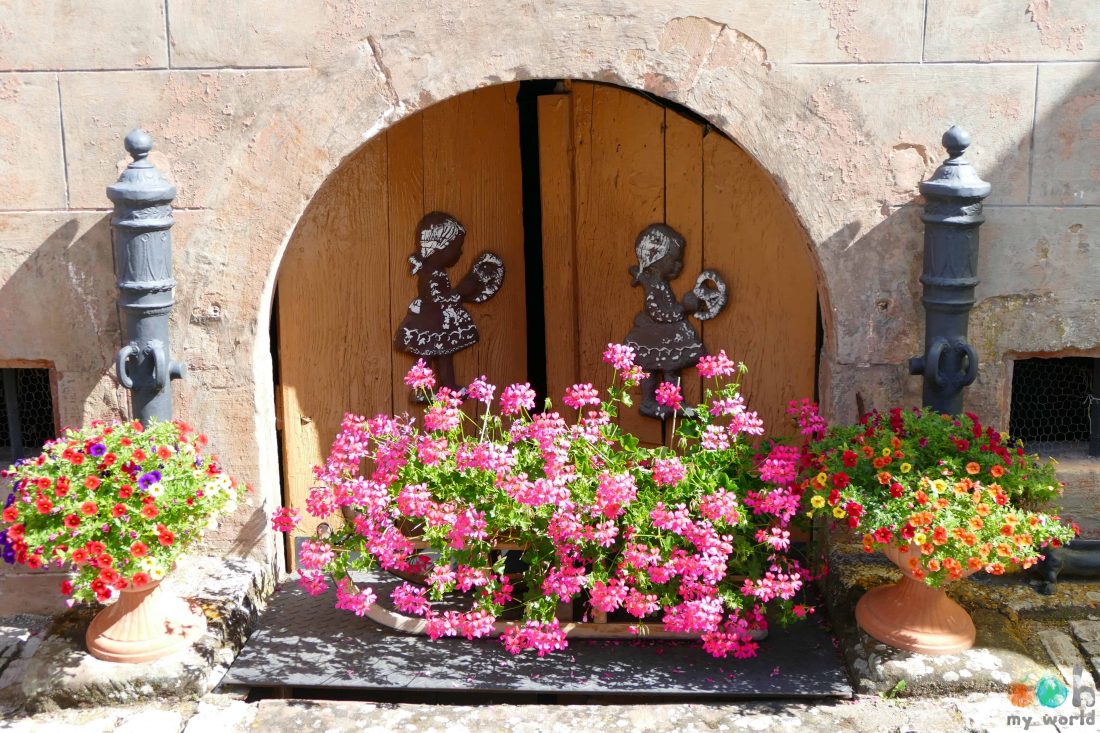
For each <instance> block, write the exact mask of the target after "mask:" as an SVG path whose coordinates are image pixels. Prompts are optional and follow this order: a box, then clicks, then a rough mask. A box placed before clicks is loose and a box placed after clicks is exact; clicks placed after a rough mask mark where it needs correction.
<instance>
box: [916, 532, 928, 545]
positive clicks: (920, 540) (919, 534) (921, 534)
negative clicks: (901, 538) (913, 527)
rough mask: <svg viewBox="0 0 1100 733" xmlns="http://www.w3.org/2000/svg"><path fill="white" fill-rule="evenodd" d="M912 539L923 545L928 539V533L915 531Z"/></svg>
mask: <svg viewBox="0 0 1100 733" xmlns="http://www.w3.org/2000/svg"><path fill="white" fill-rule="evenodd" d="M913 541H914V542H916V543H917V544H918V545H923V544H924V543H925V542H927V541H928V535H926V534H925V533H924V532H917V533H916V534H915V535H913Z"/></svg>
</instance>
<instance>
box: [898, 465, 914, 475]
mask: <svg viewBox="0 0 1100 733" xmlns="http://www.w3.org/2000/svg"><path fill="white" fill-rule="evenodd" d="M912 470H913V466H912V465H910V464H908V463H903V464H901V472H902V473H909V472H910V471H912Z"/></svg>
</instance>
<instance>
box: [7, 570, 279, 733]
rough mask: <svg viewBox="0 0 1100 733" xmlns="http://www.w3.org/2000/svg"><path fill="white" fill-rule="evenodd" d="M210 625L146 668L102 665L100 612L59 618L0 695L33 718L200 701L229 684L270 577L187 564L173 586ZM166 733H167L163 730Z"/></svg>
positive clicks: (78, 611)
mask: <svg viewBox="0 0 1100 733" xmlns="http://www.w3.org/2000/svg"><path fill="white" fill-rule="evenodd" d="M166 585H169V586H170V587H171V588H173V589H174V590H176V591H177V592H178V593H179V594H180V595H181V596H183V597H185V598H189V599H192V600H193V601H194V602H196V603H197V604H198V605H199V606H200V607H201V608H202V610H203V612H204V613H205V615H206V617H207V633H206V634H205V635H204V636H203V637H202V638H200V639H199V640H198V641H197V642H196V643H195V644H194V645H193V646H191V647H190V648H188V649H185V650H183V651H181V652H179V653H177V654H173V655H171V656H168V657H165V658H163V659H159V660H156V661H153V662H148V663H144V664H116V663H111V662H104V661H102V660H99V659H96V658H94V657H92V656H91V655H90V654H88V653H87V651H86V650H85V647H84V633H85V631H86V630H87V627H88V623H89V622H90V621H91V619H92V617H93V616H94V615H95V613H96V612H97V611H98V610H99V607H98V606H97V607H90V606H77V607H74V608H73V609H71V610H70V611H69V612H67V613H65V614H63V615H61V616H59V617H57V618H56V619H54V620H53V622H52V623H51V625H50V627H49V629H48V630H47V631H46V632H45V633H44V634H42V635H41V638H40V644H39V645H38V647H37V648H36V649H35V650H34V652H33V655H24V656H25V657H26V659H25V663H24V665H23V668H22V669H21V670H20V674H19V676H18V679H16V680H11V681H12V682H16V683H17V686H18V690H17V692H18V695H15V694H13V690H12V689H11V687H12V686H11V685H8V687H7V689H6V690H4V689H0V701H2V700H3V699H4V697H5V695H6V696H7V697H8V699H9V701H11V702H12V703H15V702H17V703H18V704H21V705H23V706H25V707H26V709H28V710H30V711H31V712H39V711H48V710H55V709H58V708H63V707H75V706H111V705H124V704H127V703H133V702H136V701H141V700H148V699H181V698H182V699H187V698H197V697H199V696H201V695H203V694H205V693H206V692H209V691H210V690H211V689H213V688H214V686H215V685H217V684H218V682H219V681H220V680H221V678H222V677H223V676H224V674H225V671H226V670H227V669H228V668H229V665H230V664H231V663H232V661H233V659H234V657H235V656H236V653H237V651H238V650H239V649H240V648H241V646H242V645H243V644H244V641H245V639H247V638H248V635H249V634H250V633H251V631H252V628H253V625H254V623H255V621H256V619H257V618H258V617H259V613H260V611H261V610H262V609H263V607H264V605H265V602H266V597H267V596H268V595H269V594H270V591H271V588H272V587H273V585H274V583H273V576H272V573H271V571H270V570H269V569H267V568H264V567H262V566H260V565H259V564H257V563H255V562H252V561H246V560H241V559H220V558H209V557H186V558H183V559H181V560H180V562H179V564H178V566H177V569H176V571H175V572H174V573H173V574H172V575H170V576H169V580H168V581H167V582H166ZM157 731H158V733H160V728H157Z"/></svg>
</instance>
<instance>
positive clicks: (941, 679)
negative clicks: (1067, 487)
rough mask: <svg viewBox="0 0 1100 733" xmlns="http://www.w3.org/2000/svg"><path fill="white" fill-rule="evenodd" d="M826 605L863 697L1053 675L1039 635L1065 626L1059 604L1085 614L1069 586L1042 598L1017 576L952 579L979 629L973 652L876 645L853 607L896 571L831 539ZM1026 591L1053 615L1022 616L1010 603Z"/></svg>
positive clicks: (983, 687) (1002, 684)
mask: <svg viewBox="0 0 1100 733" xmlns="http://www.w3.org/2000/svg"><path fill="white" fill-rule="evenodd" d="M829 568H830V574H829V579H828V582H827V591H828V592H827V603H828V608H829V613H830V622H831V624H832V626H833V629H834V631H835V632H836V633H837V635H838V636H839V638H840V644H841V650H842V651H843V653H844V656H845V659H846V660H847V661H848V664H849V669H850V670H851V672H852V674H853V677H854V678H855V680H856V685H855V686H856V687H857V689H858V690H859V691H860V693H862V694H870V693H886V692H889V691H891V690H893V689H894V688H895V686H896V685H897V684H898V683H899V682H900V681H902V680H904V681H905V683H906V686H905V689H906V694H908V695H914V696H918V697H921V696H937V695H959V694H965V693H968V692H976V691H991V690H1002V691H1003V690H1007V687H1008V685H1009V684H1011V683H1012V682H1016V681H1020V680H1024V679H1028V677H1029V675H1034V677H1033V679H1038V678H1040V677H1042V676H1044V675H1047V674H1052V673H1053V674H1057V670H1056V668H1055V667H1054V666H1053V664H1052V663H1051V662H1050V661H1049V658H1048V657H1047V655H1046V653H1045V651H1044V649H1043V647H1042V646H1041V645H1040V643H1039V642H1038V640H1037V639H1038V633H1039V632H1040V631H1044V630H1050V629H1054V630H1057V629H1062V628H1064V624H1065V621H1064V618H1065V616H1059V615H1058V610H1059V609H1062V610H1064V611H1066V612H1067V613H1070V614H1074V615H1076V616H1077V617H1081V616H1083V615H1085V613H1086V612H1087V610H1088V609H1087V608H1085V609H1082V608H1081V607H1080V606H1077V605H1075V604H1074V601H1073V600H1072V598H1073V596H1072V595H1071V594H1070V593H1068V591H1067V589H1065V588H1061V587H1059V589H1058V591H1057V592H1058V593H1061V594H1062V595H1061V596H1058V595H1056V596H1053V597H1047V596H1040V595H1039V594H1038V593H1037V592H1036V591H1035V590H1034V589H1032V588H1030V587H1028V586H1027V584H1026V583H1024V582H1022V580H1026V577H1024V576H1001V577H1000V578H992V576H990V580H992V581H994V582H992V583H987V582H986V580H987V579H986V578H981V579H978V578H977V576H975V577H974V578H970V579H968V580H966V581H963V582H958V583H952V584H951V585H949V586H948V589H947V590H948V593H949V595H951V597H952V598H954V599H955V600H956V601H958V602H959V603H960V604H961V605H962V606H963V607H964V608H966V610H967V611H968V612H969V613H970V614H971V617H972V618H973V619H974V624H975V626H976V627H977V629H978V638H977V641H976V643H975V645H974V648H973V649H969V650H967V651H965V652H962V653H960V654H948V655H942V656H929V655H924V654H913V653H910V652H902V651H900V650H897V649H893V648H891V647H888V646H886V645H885V644H881V643H879V642H878V641H876V640H875V639H872V638H871V637H870V636H868V635H867V634H865V633H864V632H863V631H862V630H860V629H859V628H858V627H857V626H856V624H855V605H856V602H857V601H858V600H859V597H860V596H862V595H863V593H864V592H866V591H867V590H869V589H871V588H874V587H876V586H879V585H884V584H887V583H893V582H896V581H897V579H898V577H900V574H899V572H898V570H897V568H895V567H894V566H893V565H892V564H891V563H890V562H889V561H887V560H886V559H885V558H884V557H882V556H880V555H878V554H877V553H876V554H874V555H867V554H866V553H863V552H862V551H861V550H860V549H857V547H856V546H854V545H848V544H843V543H840V544H837V545H835V547H834V548H833V550H832V551H831V552H830V554H829ZM1023 595H1026V596H1027V597H1028V598H1029V599H1030V598H1034V599H1036V600H1035V604H1036V606H1045V608H1044V609H1043V611H1050V612H1052V615H1048V616H1047V617H1045V618H1043V617H1040V618H1033V619H1028V620H1024V619H1022V618H1021V615H1018V614H1015V613H1013V612H1012V611H1011V610H1010V608H1009V606H1011V605H1012V601H1013V599H1018V598H1019V597H1021V596H1023Z"/></svg>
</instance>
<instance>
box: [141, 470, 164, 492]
mask: <svg viewBox="0 0 1100 733" xmlns="http://www.w3.org/2000/svg"><path fill="white" fill-rule="evenodd" d="M158 481H160V471H155V470H154V471H150V472H149V473H143V474H142V475H141V478H139V479H138V486H140V487H141V488H143V489H148V488H149V487H150V486H152V485H153V484H155V483H156V482H158Z"/></svg>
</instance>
